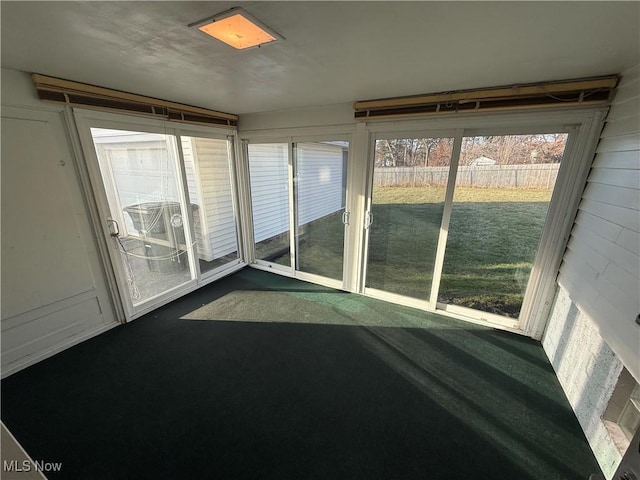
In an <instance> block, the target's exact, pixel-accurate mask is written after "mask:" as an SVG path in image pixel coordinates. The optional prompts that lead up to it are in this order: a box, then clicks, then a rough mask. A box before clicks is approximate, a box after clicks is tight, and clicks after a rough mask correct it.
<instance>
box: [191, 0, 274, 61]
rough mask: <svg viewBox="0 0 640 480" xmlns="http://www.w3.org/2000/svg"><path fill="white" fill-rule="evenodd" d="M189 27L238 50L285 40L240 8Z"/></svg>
mask: <svg viewBox="0 0 640 480" xmlns="http://www.w3.org/2000/svg"><path fill="white" fill-rule="evenodd" d="M189 27H196V28H197V29H198V30H200V31H201V32H202V33H205V34H207V35H209V36H211V37H213V38H215V39H217V40H220V41H221V42H224V43H226V44H227V45H231V46H232V47H233V48H237V49H238V50H245V49H247V48H252V47H260V46H261V45H267V44H270V43H275V42H277V41H279V40H284V38H283V37H282V36H281V35H278V34H277V33H276V32H274V31H273V30H271V29H270V28H269V27H267V26H266V25H264V24H263V23H262V22H260V21H259V20H257V19H256V18H254V17H252V16H251V15H249V14H248V13H247V12H246V11H245V10H244V9H242V8H240V7H235V8H231V9H229V10H225V11H224V12H221V13H218V14H217V15H214V16H213V17H207V18H205V19H203V20H200V21H199V22H195V23H192V24H191V25H189Z"/></svg>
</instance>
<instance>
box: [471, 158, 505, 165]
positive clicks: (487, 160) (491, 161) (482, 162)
mask: <svg viewBox="0 0 640 480" xmlns="http://www.w3.org/2000/svg"><path fill="white" fill-rule="evenodd" d="M497 163H498V162H497V161H495V160H494V159H493V158H489V157H484V156H483V157H478V158H476V159H475V160H473V161H472V162H471V163H470V164H469V166H470V167H482V166H486V165H495V164H497Z"/></svg>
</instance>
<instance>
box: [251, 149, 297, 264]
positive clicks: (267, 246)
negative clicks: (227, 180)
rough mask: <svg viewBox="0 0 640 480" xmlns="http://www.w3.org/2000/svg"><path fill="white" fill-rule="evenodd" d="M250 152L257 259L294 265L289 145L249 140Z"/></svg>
mask: <svg viewBox="0 0 640 480" xmlns="http://www.w3.org/2000/svg"><path fill="white" fill-rule="evenodd" d="M248 154H249V177H250V183H251V206H252V212H253V237H254V243H255V252H256V260H262V261H266V262H272V263H276V264H279V265H285V266H288V267H290V266H291V248H290V241H291V239H290V226H289V225H290V223H289V222H290V217H289V148H288V145H287V144H286V143H256V144H249V145H248Z"/></svg>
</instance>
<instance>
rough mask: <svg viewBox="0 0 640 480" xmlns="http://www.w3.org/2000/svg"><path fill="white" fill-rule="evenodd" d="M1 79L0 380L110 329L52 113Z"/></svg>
mask: <svg viewBox="0 0 640 480" xmlns="http://www.w3.org/2000/svg"><path fill="white" fill-rule="evenodd" d="M24 85H30V78H29V76H28V75H26V74H22V73H20V72H14V71H9V70H2V322H1V324H2V375H3V376H5V375H8V374H11V373H13V372H16V371H18V370H20V369H21V368H24V367H25V366H28V365H30V364H32V363H35V362H36V361H38V360H42V359H43V358H46V357H48V356H50V355H53V354H54V353H56V352H59V351H60V350H63V349H65V348H67V347H69V346H71V345H74V344H76V343H78V342H80V341H82V340H86V339H87V338H90V337H92V336H94V335H97V334H98V333H100V332H102V331H105V330H106V329H108V328H111V327H113V326H115V325H118V323H117V322H116V320H115V313H114V311H113V308H112V304H111V301H110V292H109V290H108V287H107V285H106V282H105V279H104V276H103V272H102V268H101V262H100V257H99V255H98V252H97V250H96V248H97V246H96V243H95V241H94V238H93V235H92V228H91V224H90V220H89V218H88V215H87V212H86V210H85V204H84V202H83V197H82V193H81V188H80V184H79V181H78V176H77V173H76V169H75V166H74V165H75V161H74V157H73V153H72V148H71V145H70V144H69V142H68V141H67V134H66V131H65V128H66V127H65V122H64V118H63V116H62V112H61V111H60V109H59V108H57V109H56V108H51V107H47V106H45V105H44V104H41V102H39V101H38V100H37V99H34V98H31V97H29V96H28V95H22V92H23V87H24Z"/></svg>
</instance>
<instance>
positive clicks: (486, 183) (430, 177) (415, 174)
mask: <svg viewBox="0 0 640 480" xmlns="http://www.w3.org/2000/svg"><path fill="white" fill-rule="evenodd" d="M559 167H560V164H559V163H540V164H532V165H482V166H474V167H471V166H461V167H459V168H458V175H457V177H456V185H460V186H463V187H502V188H553V185H554V184H555V181H556V178H557V176H558V168H559ZM448 177H449V167H379V168H376V170H375V172H374V175H373V184H374V185H375V186H377V187H421V186H429V185H433V186H445V185H446V184H447V178H448Z"/></svg>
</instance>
